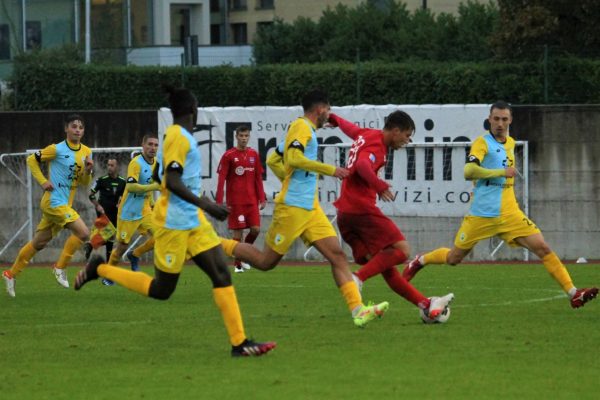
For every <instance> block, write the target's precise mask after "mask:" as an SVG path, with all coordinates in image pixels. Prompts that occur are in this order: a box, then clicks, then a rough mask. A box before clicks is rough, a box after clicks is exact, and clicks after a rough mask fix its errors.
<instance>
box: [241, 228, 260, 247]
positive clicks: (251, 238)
mask: <svg viewBox="0 0 600 400" xmlns="http://www.w3.org/2000/svg"><path fill="white" fill-rule="evenodd" d="M257 237H258V233H252V231H250V232H248V234H247V235H246V238H245V239H244V243H250V244H252V243H254V241H255V240H256V238H257Z"/></svg>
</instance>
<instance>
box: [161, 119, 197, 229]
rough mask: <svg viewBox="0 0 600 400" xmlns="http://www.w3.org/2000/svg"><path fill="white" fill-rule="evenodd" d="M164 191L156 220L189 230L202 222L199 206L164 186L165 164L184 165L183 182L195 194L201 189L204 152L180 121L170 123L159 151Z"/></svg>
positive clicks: (172, 165) (162, 224)
mask: <svg viewBox="0 0 600 400" xmlns="http://www.w3.org/2000/svg"><path fill="white" fill-rule="evenodd" d="M158 162H159V163H160V166H159V176H160V177H161V180H162V183H161V185H162V187H163V189H162V190H161V195H160V197H159V199H158V201H157V202H156V206H155V207H154V214H153V221H154V223H155V224H156V225H157V226H160V227H165V228H169V229H178V230H187V229H193V228H195V227H198V226H200V224H201V222H200V213H202V210H200V209H199V208H198V207H196V206H195V205H194V204H191V203H189V202H187V201H185V200H183V199H182V198H180V197H179V196H177V195H176V194H174V193H172V192H171V191H169V190H167V189H166V187H165V168H167V167H169V165H170V166H171V167H172V168H182V175H181V180H182V181H183V184H184V185H185V186H186V187H187V188H188V189H189V190H190V191H191V192H192V193H194V194H195V195H196V196H198V197H200V196H201V191H202V155H201V153H200V150H198V145H197V144H196V140H195V139H194V137H193V136H192V134H191V133H190V132H188V131H187V130H186V129H185V128H183V127H181V126H180V125H171V126H170V127H169V128H168V129H167V132H166V134H165V140H164V142H163V145H162V147H161V148H160V149H159V151H158Z"/></svg>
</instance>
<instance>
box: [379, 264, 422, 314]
mask: <svg viewBox="0 0 600 400" xmlns="http://www.w3.org/2000/svg"><path fill="white" fill-rule="evenodd" d="M382 275H383V278H384V279H385V281H386V282H387V284H388V286H389V287H390V288H391V289H392V290H393V291H394V292H396V293H398V294H399V295H400V296H402V297H404V298H405V299H406V300H408V301H410V302H411V303H413V304H414V305H415V306H417V307H419V308H422V309H428V308H429V304H430V301H429V299H428V298H427V297H425V296H423V295H422V294H421V292H419V291H418V290H417V289H416V288H415V287H414V286H413V285H411V284H410V282H409V281H407V280H406V279H404V278H403V277H402V274H401V273H400V272H398V269H397V268H396V267H393V268H389V269H387V270H385V271H383V273H382Z"/></svg>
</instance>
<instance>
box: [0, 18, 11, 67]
mask: <svg viewBox="0 0 600 400" xmlns="http://www.w3.org/2000/svg"><path fill="white" fill-rule="evenodd" d="M8 59H10V32H9V30H8V24H1V25H0V60H8Z"/></svg>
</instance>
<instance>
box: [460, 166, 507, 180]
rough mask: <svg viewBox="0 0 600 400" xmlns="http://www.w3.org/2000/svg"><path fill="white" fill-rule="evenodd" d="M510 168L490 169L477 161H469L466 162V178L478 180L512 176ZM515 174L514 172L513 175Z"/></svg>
mask: <svg viewBox="0 0 600 400" xmlns="http://www.w3.org/2000/svg"><path fill="white" fill-rule="evenodd" d="M508 170H509V168H506V169H504V168H501V169H489V168H484V167H482V166H480V165H478V164H477V163H475V162H469V163H467V164H465V169H464V173H465V179H467V180H470V181H472V180H477V179H490V178H501V177H505V176H506V177H508V176H510V171H508ZM512 176H514V174H513V175H512Z"/></svg>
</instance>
